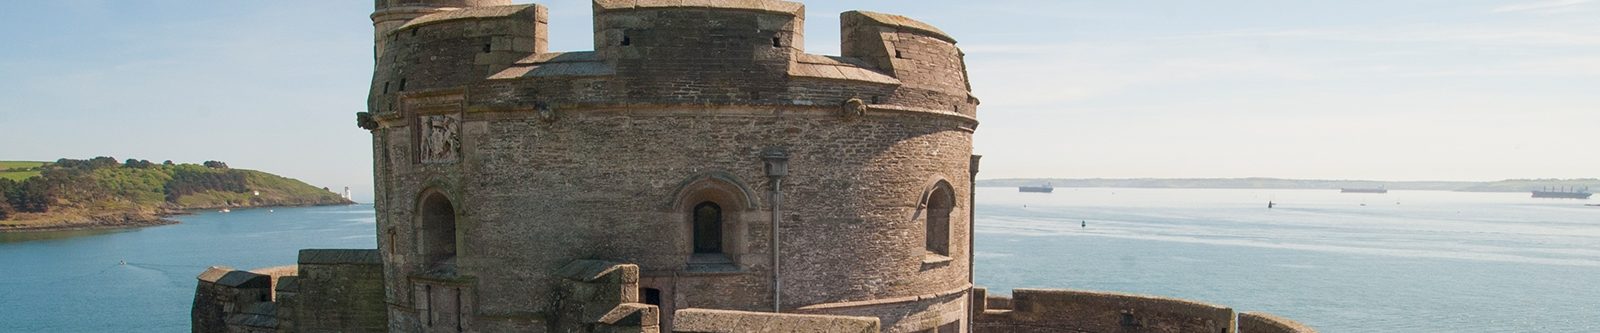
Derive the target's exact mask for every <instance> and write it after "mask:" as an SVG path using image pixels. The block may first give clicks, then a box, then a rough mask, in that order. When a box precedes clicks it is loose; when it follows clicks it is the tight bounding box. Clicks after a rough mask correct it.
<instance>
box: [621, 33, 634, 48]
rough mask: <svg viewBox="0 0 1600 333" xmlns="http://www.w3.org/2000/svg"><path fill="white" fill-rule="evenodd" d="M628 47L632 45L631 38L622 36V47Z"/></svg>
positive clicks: (625, 35)
mask: <svg viewBox="0 0 1600 333" xmlns="http://www.w3.org/2000/svg"><path fill="white" fill-rule="evenodd" d="M629 45H633V38H632V37H629V36H628V34H622V46H629Z"/></svg>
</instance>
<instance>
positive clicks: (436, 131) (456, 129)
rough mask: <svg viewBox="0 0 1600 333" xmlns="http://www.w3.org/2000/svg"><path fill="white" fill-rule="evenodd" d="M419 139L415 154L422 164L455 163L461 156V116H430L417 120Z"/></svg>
mask: <svg viewBox="0 0 1600 333" xmlns="http://www.w3.org/2000/svg"><path fill="white" fill-rule="evenodd" d="M418 125H420V126H419V128H420V129H421V131H422V132H421V133H420V134H421V138H420V140H417V141H418V144H419V147H417V152H419V153H420V155H421V157H422V163H444V162H455V161H456V157H457V156H458V155H460V154H461V115H455V114H449V115H431V116H422V117H420V119H418Z"/></svg>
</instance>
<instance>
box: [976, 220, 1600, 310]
mask: <svg viewBox="0 0 1600 333" xmlns="http://www.w3.org/2000/svg"><path fill="white" fill-rule="evenodd" d="M978 198H979V199H978V217H979V220H978V221H979V222H978V232H977V235H976V238H977V241H976V242H977V244H976V248H977V254H976V255H977V257H978V266H977V275H978V276H977V280H978V283H979V284H981V285H986V286H989V287H990V288H991V289H1010V288H1018V287H1037V288H1060V287H1066V288H1075V289H1088V290H1105V291H1119V292H1130V293H1139V294H1152V295H1165V296H1176V297H1183V298H1191V299H1196V300H1203V301H1206V302H1210V303H1215V304H1222V305H1226V306H1231V307H1233V308H1234V309H1237V310H1240V311H1266V312H1271V313H1276V314H1280V315H1284V316H1287V317H1289V318H1293V319H1296V320H1299V321H1302V322H1304V323H1306V324H1309V325H1311V326H1313V327H1316V328H1318V329H1320V330H1322V331H1324V332H1600V207H1586V206H1584V205H1583V203H1585V201H1576V200H1555V199H1532V198H1529V195H1528V194H1520V193H1460V192H1436V191H1391V192H1389V193H1388V194H1341V193H1339V191H1338V190H1220V189H1120V188H1078V189H1073V188H1057V189H1056V192H1055V193H1052V194H1033V193H1017V192H1016V189H1015V188H980V189H979V190H978ZM1269 200H1270V201H1272V202H1274V203H1276V204H1277V206H1276V208H1273V209H1267V202H1268V201H1269ZM1588 203H1594V202H1592V201H1589V202H1588ZM1085 223H1087V225H1088V226H1087V227H1084V226H1083V225H1084V224H1085Z"/></svg>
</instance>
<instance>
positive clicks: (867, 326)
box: [672, 309, 878, 333]
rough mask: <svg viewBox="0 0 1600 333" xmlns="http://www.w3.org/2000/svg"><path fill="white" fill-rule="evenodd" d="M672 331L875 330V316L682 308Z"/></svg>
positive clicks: (870, 332) (865, 332)
mask: <svg viewBox="0 0 1600 333" xmlns="http://www.w3.org/2000/svg"><path fill="white" fill-rule="evenodd" d="M676 317H677V318H678V319H677V323H676V324H675V325H676V326H674V327H673V328H672V331H673V332H680V333H742V332H772V333H785V332H795V333H799V332H805V333H877V332H878V318H876V317H848V316H824V315H803V314H785V313H770V312H745V311H729V310H710V309H683V310H678V312H677V313H676Z"/></svg>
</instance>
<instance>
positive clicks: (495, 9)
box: [394, 4, 545, 31]
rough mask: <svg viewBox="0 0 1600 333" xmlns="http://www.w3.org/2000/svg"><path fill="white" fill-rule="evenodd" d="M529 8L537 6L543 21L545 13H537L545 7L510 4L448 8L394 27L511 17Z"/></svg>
mask: <svg viewBox="0 0 1600 333" xmlns="http://www.w3.org/2000/svg"><path fill="white" fill-rule="evenodd" d="M528 8H535V9H534V10H535V12H536V14H535V15H536V18H535V20H538V21H540V22H543V20H542V19H543V18H544V16H545V15H537V12H539V11H544V8H543V7H540V6H539V5H535V4H526V5H510V6H491V7H468V8H463V9H457V10H447V11H442V12H437V13H433V14H428V15H423V16H422V17H418V18H415V19H412V20H411V21H410V22H406V24H405V25H402V26H400V28H397V29H394V31H401V30H406V29H411V28H416V27H420V26H425V25H430V24H434V23H441V22H449V21H456V20H467V19H489V18H504V17H510V16H514V15H517V14H519V13H522V12H523V11H524V10H527V9H528Z"/></svg>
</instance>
